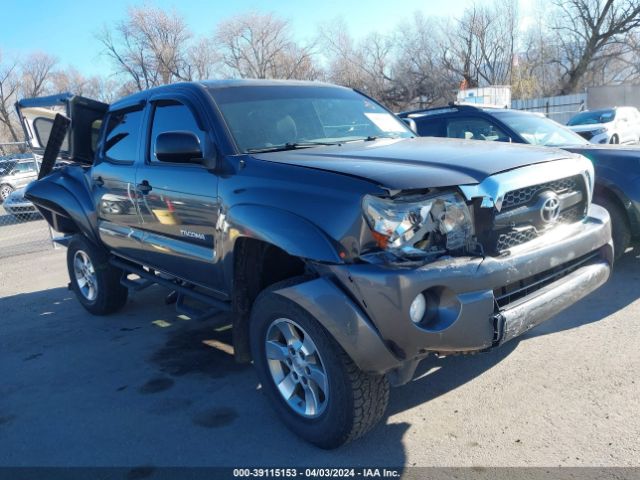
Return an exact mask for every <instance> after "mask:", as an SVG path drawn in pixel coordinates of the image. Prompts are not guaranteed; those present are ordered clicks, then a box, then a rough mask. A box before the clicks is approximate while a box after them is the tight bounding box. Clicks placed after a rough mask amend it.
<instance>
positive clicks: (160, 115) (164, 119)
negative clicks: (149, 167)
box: [149, 102, 205, 162]
mask: <svg viewBox="0 0 640 480" xmlns="http://www.w3.org/2000/svg"><path fill="white" fill-rule="evenodd" d="M175 131H182V132H192V133H194V134H195V135H196V136H197V137H198V139H199V140H200V146H201V147H202V145H204V141H205V133H204V132H203V131H202V130H200V127H198V122H197V121H196V118H195V117H194V116H193V113H192V112H191V110H190V109H189V107H187V106H186V105H184V104H182V103H178V102H162V103H158V104H156V107H155V110H154V112H153V124H152V127H151V146H150V148H151V151H150V154H149V159H150V160H151V161H152V162H157V161H158V159H157V158H156V153H155V145H156V138H158V135H160V134H161V133H164V132H175Z"/></svg>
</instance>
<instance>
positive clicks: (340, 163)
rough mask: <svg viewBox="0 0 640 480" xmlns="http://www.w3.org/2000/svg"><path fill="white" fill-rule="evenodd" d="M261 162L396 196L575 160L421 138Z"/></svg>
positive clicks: (547, 152) (293, 153)
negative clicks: (349, 180)
mask: <svg viewBox="0 0 640 480" xmlns="http://www.w3.org/2000/svg"><path fill="white" fill-rule="evenodd" d="M252 156H253V157H254V158H257V159H259V160H264V161H269V162H277V163H283V164H288V165H296V166H300V167H306V168H315V169H320V170H326V171H331V172H337V173H341V174H345V175H350V176H355V177H360V178H363V179H366V180H369V181H372V182H374V183H376V184H378V185H380V186H383V187H386V188H389V189H393V190H406V189H414V188H416V189H417V188H426V187H431V188H435V187H448V186H455V185H472V184H477V183H480V182H482V181H483V180H484V179H485V178H487V177H489V176H491V175H494V174H496V173H499V172H504V171H506V170H512V169H514V168H518V167H522V166H525V165H531V164H536V163H545V162H549V161H553V160H558V159H561V158H567V157H570V156H572V154H570V153H567V152H566V151H563V150H559V149H552V148H547V147H533V146H529V145H516V144H508V143H497V142H496V143H493V142H479V141H477V140H456V139H448V138H430V137H417V138H407V139H399V140H395V139H381V140H376V141H363V142H352V143H346V144H342V145H336V146H328V147H315V148H307V149H299V150H289V151H282V152H269V153H258V154H252Z"/></svg>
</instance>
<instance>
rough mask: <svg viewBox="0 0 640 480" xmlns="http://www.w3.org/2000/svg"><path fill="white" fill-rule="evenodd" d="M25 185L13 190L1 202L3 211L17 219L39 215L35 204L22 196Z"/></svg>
mask: <svg viewBox="0 0 640 480" xmlns="http://www.w3.org/2000/svg"><path fill="white" fill-rule="evenodd" d="M24 191H25V187H22V188H19V189H17V190H15V191H13V192H12V193H11V194H10V195H9V196H8V197H7V198H6V199H5V201H4V203H3V204H2V206H3V208H4V210H5V212H7V213H8V214H9V215H12V216H14V217H15V218H17V219H18V220H28V219H30V218H36V217H40V212H38V209H36V207H35V205H34V204H33V203H31V202H30V201H29V200H27V199H26V198H24Z"/></svg>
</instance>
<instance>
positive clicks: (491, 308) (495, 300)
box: [279, 205, 613, 384]
mask: <svg viewBox="0 0 640 480" xmlns="http://www.w3.org/2000/svg"><path fill="white" fill-rule="evenodd" d="M612 259H613V247H612V243H611V228H610V220H609V215H608V213H607V212H606V210H604V209H603V208H601V207H599V206H597V205H592V206H591V208H590V210H589V215H588V216H587V217H586V218H585V219H584V220H583V221H582V222H580V223H576V224H572V225H567V226H563V227H558V228H557V229H556V231H554V232H551V233H549V234H547V235H544V236H542V237H540V238H539V239H537V240H534V241H532V242H528V243H527V244H524V245H522V246H521V247H518V250H513V251H511V252H510V254H508V255H503V256H500V257H484V258H482V257H456V258H451V257H450V258H443V259H440V260H438V261H436V262H433V263H430V264H427V265H424V266H422V267H419V268H415V267H413V268H410V267H407V268H403V267H398V266H393V267H392V266H384V265H371V264H351V265H329V266H326V265H325V266H322V267H319V268H320V271H321V273H322V276H321V277H320V278H318V279H316V280H313V281H311V282H307V283H303V284H300V285H296V286H293V287H289V288H287V289H284V290H281V291H279V293H280V294H282V295H284V296H287V297H289V298H291V299H292V300H294V301H296V302H298V303H299V304H301V306H303V307H304V308H306V309H307V310H309V311H310V313H312V314H313V315H314V316H315V317H316V318H318V319H319V321H321V322H322V323H323V324H324V326H325V328H327V330H329V332H330V333H331V334H332V335H333V336H334V338H336V340H337V341H338V343H340V344H341V346H342V347H343V348H344V349H345V351H347V353H348V354H349V355H350V356H351V358H352V359H353V360H354V362H356V364H358V366H359V367H360V368H361V369H363V370H365V371H369V372H375V373H386V372H390V373H392V380H393V381H394V383H396V384H402V383H405V382H407V381H409V380H410V378H411V377H412V375H413V373H414V370H415V367H416V365H417V363H418V361H419V360H420V359H421V358H423V357H425V356H426V355H428V353H429V352H438V353H443V354H446V353H459V352H476V351H483V350H487V349H490V348H493V347H496V346H498V345H500V344H503V343H504V342H507V341H509V340H511V339H513V338H515V337H517V336H519V335H521V334H523V333H524V332H526V331H527V330H529V329H531V328H533V327H534V326H536V325H538V324H540V323H542V322H544V321H546V320H548V319H550V318H551V317H553V316H554V315H556V314H557V313H559V312H561V311H562V310H564V309H565V308H567V307H569V306H570V305H572V304H574V303H575V302H577V301H578V300H580V299H581V298H583V297H584V296H586V295H587V294H589V293H590V292H592V291H593V290H595V289H597V288H598V287H600V286H601V285H602V284H603V283H605V282H606V281H607V279H608V278H609V274H610V271H611V264H612ZM419 294H423V295H424V296H425V297H426V299H427V310H426V314H425V317H424V319H423V321H422V322H420V323H419V324H415V323H414V322H412V321H411V320H410V316H409V310H410V306H411V303H412V301H413V300H414V299H415V298H416V296H418V295H419Z"/></svg>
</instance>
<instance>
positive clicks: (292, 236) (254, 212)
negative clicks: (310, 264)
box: [222, 204, 344, 266]
mask: <svg viewBox="0 0 640 480" xmlns="http://www.w3.org/2000/svg"><path fill="white" fill-rule="evenodd" d="M222 223H223V224H224V225H223V226H222V228H224V229H225V231H226V232H227V233H226V235H225V239H224V242H225V245H223V251H224V252H225V256H226V257H229V256H231V257H232V256H233V249H234V244H235V241H236V240H238V239H239V238H243V237H245V238H253V239H256V240H261V241H263V242H266V243H269V244H271V245H274V246H276V247H278V248H280V249H282V250H284V251H285V252H287V253H288V254H289V255H291V256H294V257H299V258H304V259H308V260H313V261H317V262H323V263H344V262H343V260H342V258H341V257H340V253H339V252H340V248H341V247H340V245H339V244H338V243H337V242H336V241H334V240H332V239H331V238H330V237H329V236H328V235H327V234H326V233H325V232H324V231H323V230H321V229H320V228H318V227H317V226H316V225H314V224H313V223H311V222H310V221H308V220H307V219H305V218H303V217H300V216H299V215H296V214H294V213H291V212H288V211H286V210H282V209H279V208H274V207H269V206H264V205H256V204H243V205H236V206H233V207H232V208H230V209H229V210H228V212H227V213H226V215H225V216H224V220H222ZM231 266H233V263H231Z"/></svg>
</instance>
